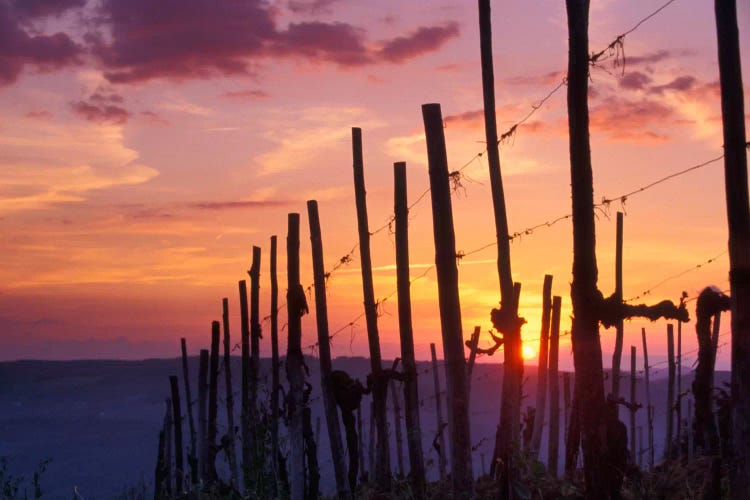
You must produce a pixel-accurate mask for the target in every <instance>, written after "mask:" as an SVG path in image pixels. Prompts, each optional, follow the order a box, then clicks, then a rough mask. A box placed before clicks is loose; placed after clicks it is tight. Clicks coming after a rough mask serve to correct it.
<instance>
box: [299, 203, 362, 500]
mask: <svg viewBox="0 0 750 500" xmlns="http://www.w3.org/2000/svg"><path fill="white" fill-rule="evenodd" d="M307 216H308V219H309V222H310V243H311V247H312V265H313V277H314V278H313V279H314V283H315V286H314V288H315V319H316V322H317V327H318V357H319V360H320V387H321V392H322V394H323V409H324V411H325V416H326V428H327V429H328V440H329V442H330V445H331V457H332V458H333V469H334V475H335V477H336V489H337V491H338V496H339V498H340V499H346V498H349V497H350V496H351V494H352V493H353V492H350V491H349V483H348V479H347V472H346V463H345V462H344V445H343V443H342V441H341V426H340V425H339V413H338V409H337V408H336V398H335V396H334V394H333V386H332V384H331V371H332V370H333V368H332V363H331V344H330V342H331V340H330V337H329V335H328V305H327V303H326V273H325V268H324V263H323V238H322V235H321V229H320V216H319V215H318V202H317V201H315V200H309V201H308V202H307ZM350 453H351V451H350Z"/></svg>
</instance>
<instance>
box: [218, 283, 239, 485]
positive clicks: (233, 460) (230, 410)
mask: <svg viewBox="0 0 750 500" xmlns="http://www.w3.org/2000/svg"><path fill="white" fill-rule="evenodd" d="M221 310H222V313H221V318H222V327H223V329H224V385H225V389H226V407H227V444H226V449H225V450H224V454H225V455H226V456H227V457H228V458H229V460H228V462H229V482H230V484H231V485H232V488H234V489H235V490H237V491H240V489H239V469H238V467H237V451H236V450H235V442H236V440H235V436H234V392H233V390H232V342H231V339H230V333H229V299H228V298H226V297H225V298H223V299H222V300H221Z"/></svg>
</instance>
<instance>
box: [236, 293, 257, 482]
mask: <svg viewBox="0 0 750 500" xmlns="http://www.w3.org/2000/svg"><path fill="white" fill-rule="evenodd" d="M238 287H239V293H240V327H241V337H240V339H241V340H240V343H241V346H242V364H241V367H242V386H241V388H240V390H241V393H240V404H241V406H242V408H241V414H240V422H241V425H242V480H243V483H244V485H245V488H247V487H249V486H250V484H251V483H252V482H253V481H252V473H253V470H254V468H253V464H252V442H253V439H252V428H251V419H252V417H251V415H250V411H251V406H250V371H251V368H250V363H251V361H250V314H249V312H248V306H247V282H246V281H245V280H240V281H239V282H238Z"/></svg>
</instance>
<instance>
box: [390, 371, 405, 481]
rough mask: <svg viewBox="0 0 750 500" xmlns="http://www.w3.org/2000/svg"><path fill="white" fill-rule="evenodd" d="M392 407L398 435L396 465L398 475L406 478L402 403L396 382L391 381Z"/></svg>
mask: <svg viewBox="0 0 750 500" xmlns="http://www.w3.org/2000/svg"><path fill="white" fill-rule="evenodd" d="M390 385H391V405H392V407H393V429H394V430H395V434H396V464H397V465H398V474H399V476H401V477H404V475H405V473H404V439H403V434H402V433H401V403H400V402H399V400H398V392H399V391H398V389H397V388H396V381H395V380H391V384H390Z"/></svg>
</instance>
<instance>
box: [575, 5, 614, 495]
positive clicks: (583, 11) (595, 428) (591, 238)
mask: <svg viewBox="0 0 750 500" xmlns="http://www.w3.org/2000/svg"><path fill="white" fill-rule="evenodd" d="M566 7H567V12H568V34H569V36H568V39H569V47H568V92H567V93H568V133H569V134H568V135H569V142H570V176H571V189H572V197H573V281H572V283H571V299H572V302H573V326H572V338H573V360H574V364H575V370H576V391H575V395H576V397H577V399H578V403H579V405H578V406H579V408H580V419H579V420H580V428H581V444H582V447H583V464H584V478H585V483H586V496H587V498H605V497H606V495H607V494H608V491H610V490H611V488H612V487H613V485H611V484H609V481H608V479H607V478H608V477H609V476H610V475H611V472H612V471H611V470H610V469H611V467H612V466H611V460H609V457H608V447H607V444H606V439H607V437H606V415H607V408H606V402H605V399H604V370H603V367H602V348H601V341H600V339H599V316H598V310H597V309H598V308H597V307H594V304H597V303H598V301H599V300H600V297H601V294H600V292H599V290H598V289H597V276H598V271H597V265H596V249H595V247H596V236H595V227H594V193H593V174H592V168H591V147H590V143H589V112H588V77H589V40H588V18H589V0H566Z"/></svg>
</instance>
